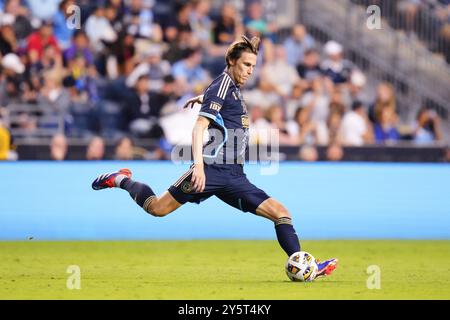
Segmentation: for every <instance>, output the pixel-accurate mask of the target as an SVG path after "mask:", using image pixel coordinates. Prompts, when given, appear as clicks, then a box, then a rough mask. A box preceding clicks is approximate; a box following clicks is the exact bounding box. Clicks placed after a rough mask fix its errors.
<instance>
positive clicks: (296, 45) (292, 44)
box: [283, 24, 314, 67]
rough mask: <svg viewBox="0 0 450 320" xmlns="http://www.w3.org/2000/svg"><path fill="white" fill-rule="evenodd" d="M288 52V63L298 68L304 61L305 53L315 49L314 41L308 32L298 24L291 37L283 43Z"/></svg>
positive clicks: (294, 27)
mask: <svg viewBox="0 0 450 320" xmlns="http://www.w3.org/2000/svg"><path fill="white" fill-rule="evenodd" d="M283 46H284V49H285V50H286V56H287V62H288V63H289V64H290V65H291V66H294V67H295V66H297V65H298V64H299V63H301V62H302V61H303V59H304V56H305V52H306V51H307V50H310V49H312V48H314V39H313V37H311V35H309V34H308V33H307V32H306V28H305V26H303V25H301V24H296V25H294V26H293V27H292V31H291V35H290V36H289V37H287V38H286V40H285V41H284V43H283Z"/></svg>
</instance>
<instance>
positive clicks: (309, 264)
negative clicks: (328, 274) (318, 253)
mask: <svg viewBox="0 0 450 320" xmlns="http://www.w3.org/2000/svg"><path fill="white" fill-rule="evenodd" d="M317 270H318V267H317V263H316V259H314V257H313V256H312V254H310V253H308V252H306V251H299V252H295V253H293V254H292V255H291V256H290V257H289V258H288V259H287V261H286V274H287V276H288V277H289V279H291V280H292V281H302V282H307V281H313V280H314V278H315V277H316V274H317Z"/></svg>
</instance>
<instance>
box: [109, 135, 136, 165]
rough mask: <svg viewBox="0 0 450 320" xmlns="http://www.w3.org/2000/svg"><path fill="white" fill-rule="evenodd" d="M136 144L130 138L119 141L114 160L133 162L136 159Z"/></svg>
mask: <svg viewBox="0 0 450 320" xmlns="http://www.w3.org/2000/svg"><path fill="white" fill-rule="evenodd" d="M133 148H134V142H133V140H131V139H130V138H128V137H123V138H121V139H119V141H118V142H117V144H116V147H115V152H114V159H115V160H133V159H134V151H133Z"/></svg>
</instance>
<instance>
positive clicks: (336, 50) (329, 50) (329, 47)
mask: <svg viewBox="0 0 450 320" xmlns="http://www.w3.org/2000/svg"><path fill="white" fill-rule="evenodd" d="M324 51H325V53H326V54H327V55H329V56H334V55H336V54H340V53H342V45H341V44H339V43H337V42H336V41H334V40H330V41H328V42H327V43H325V46H324Z"/></svg>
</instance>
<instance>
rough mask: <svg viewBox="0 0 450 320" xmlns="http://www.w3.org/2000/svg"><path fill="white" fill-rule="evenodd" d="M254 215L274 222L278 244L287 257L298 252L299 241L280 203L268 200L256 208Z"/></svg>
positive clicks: (288, 216)
mask: <svg viewBox="0 0 450 320" xmlns="http://www.w3.org/2000/svg"><path fill="white" fill-rule="evenodd" d="M256 214H257V215H259V216H261V217H265V218H267V219H269V220H272V221H273V222H274V224H275V232H276V235H277V239H278V243H279V244H280V246H281V247H282V248H283V250H284V251H285V252H286V254H287V255H288V256H291V255H292V254H293V253H295V252H298V251H300V241H299V240H298V236H297V233H296V232H295V229H294V226H293V225H292V217H291V215H290V213H289V211H288V210H287V209H286V208H285V207H284V206H283V205H282V204H281V203H280V202H278V201H277V200H275V199H274V198H268V199H266V200H264V201H263V202H262V203H261V204H260V205H259V206H258V207H257V208H256Z"/></svg>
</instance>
